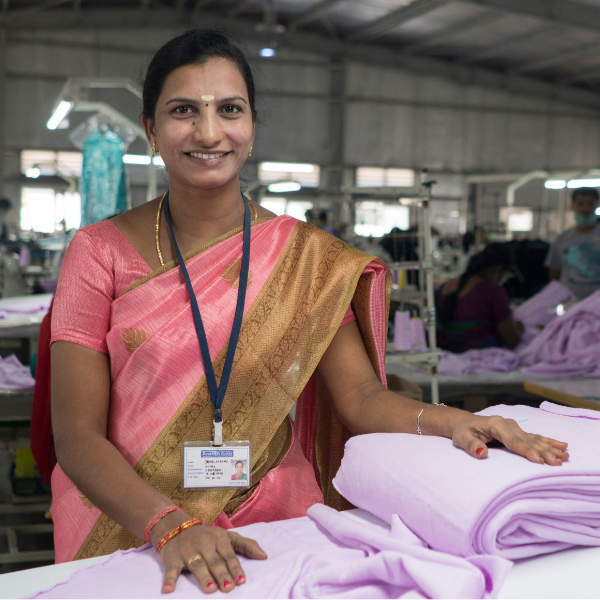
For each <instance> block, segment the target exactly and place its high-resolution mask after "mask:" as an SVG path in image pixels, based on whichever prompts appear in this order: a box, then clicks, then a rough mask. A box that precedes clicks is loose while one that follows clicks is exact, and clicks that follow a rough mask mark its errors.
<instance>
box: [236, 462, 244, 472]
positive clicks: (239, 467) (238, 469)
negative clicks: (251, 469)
mask: <svg viewBox="0 0 600 600" xmlns="http://www.w3.org/2000/svg"><path fill="white" fill-rule="evenodd" d="M235 469H236V471H237V472H238V473H241V472H242V471H243V470H244V465H243V464H242V463H241V462H239V463H236V464H235Z"/></svg>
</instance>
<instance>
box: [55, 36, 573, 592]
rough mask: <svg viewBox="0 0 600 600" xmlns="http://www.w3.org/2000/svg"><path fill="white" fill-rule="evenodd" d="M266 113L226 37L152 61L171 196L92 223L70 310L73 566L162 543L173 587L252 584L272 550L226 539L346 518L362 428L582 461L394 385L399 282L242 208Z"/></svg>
mask: <svg viewBox="0 0 600 600" xmlns="http://www.w3.org/2000/svg"><path fill="white" fill-rule="evenodd" d="M256 120H257V115H256V109H255V93H254V83H253V79H252V73H251V71H250V67H249V66H248V63H247V62H246V60H245V58H244V56H243V54H242V53H241V51H240V50H239V49H238V48H237V47H236V46H234V45H233V44H232V42H231V41H230V40H229V39H228V38H227V37H225V36H224V35H222V34H220V33H216V32H213V31H198V30H196V31H190V32H187V33H185V34H183V35H181V36H179V37H177V38H175V39H173V40H171V41H170V42H168V43H167V44H166V45H165V46H163V47H162V48H161V49H160V50H159V51H158V52H157V54H156V55H155V57H154V58H153V60H152V62H151V63H150V66H149V68H148V73H147V76H146V81H145V84H144V92H143V115H142V121H143V125H144V127H145V130H146V135H147V137H148V142H149V143H150V144H151V145H152V146H153V147H154V148H156V149H157V150H158V151H160V153H161V156H162V158H163V160H164V163H165V166H166V168H167V171H168V174H169V192H168V194H165V196H164V197H163V198H155V199H154V200H152V201H150V202H148V203H146V204H145V205H143V206H140V207H138V208H135V209H133V210H131V211H128V212H126V213H124V214H122V215H119V216H117V217H115V218H114V219H112V220H109V221H105V222H103V223H98V224H96V225H91V226H89V227H84V228H83V229H81V230H80V231H79V232H78V233H77V234H76V235H75V237H74V238H73V241H72V242H71V244H70V246H69V249H68V252H67V255H66V256H65V260H64V263H63V268H62V271H61V276H60V281H59V284H58V289H57V293H56V297H55V303H54V312H53V320H52V361H51V363H52V377H51V380H52V423H53V430H54V436H55V444H56V456H57V459H58V462H59V465H58V466H57V467H56V469H55V470H54V473H53V475H52V488H53V518H54V524H55V546H56V552H57V560H58V561H66V560H73V559H78V558H85V557H89V556H95V555H101V554H109V553H111V552H114V551H115V550H117V549H125V548H130V547H133V546H139V545H141V544H142V543H143V542H142V540H144V539H145V540H146V541H148V542H151V543H152V544H153V545H154V546H155V547H156V548H157V550H159V551H160V557H161V560H162V562H163V564H164V567H165V579H164V584H163V592H172V591H173V590H174V589H175V585H176V582H177V579H178V577H179V575H180V573H181V572H182V571H183V570H186V569H187V570H189V571H191V572H192V574H193V575H194V576H195V578H196V579H197V580H198V583H199V585H200V586H201V588H202V590H203V591H204V592H214V591H216V590H217V589H220V590H221V591H224V592H228V591H231V590H233V589H234V588H235V586H236V585H240V584H243V583H244V581H245V575H244V571H243V569H242V568H241V565H240V562H239V560H238V558H237V555H238V554H245V555H246V556H248V557H250V558H253V559H265V558H266V555H265V554H264V552H263V551H262V550H261V549H260V548H259V546H258V544H257V543H256V542H255V541H253V540H250V539H246V538H243V537H241V536H240V535H239V534H237V533H232V532H228V531H227V530H228V529H231V528H233V527H239V526H243V525H248V524H251V523H255V522H259V521H275V520H281V519H288V518H293V517H299V516H302V515H304V514H305V513H306V510H307V508H308V507H309V506H311V505H312V504H314V503H317V502H323V501H325V502H326V503H327V504H329V505H330V506H333V507H335V508H338V509H340V508H343V507H345V506H348V505H347V503H346V502H345V501H344V499H343V498H342V497H341V496H340V495H339V494H338V493H337V492H336V490H335V489H334V488H333V486H332V478H333V476H334V475H335V473H336V471H337V468H338V467H339V465H340V461H341V457H342V453H343V447H344V443H345V441H347V440H348V439H349V437H350V436H351V435H353V434H361V433H371V432H405V433H417V432H418V433H421V434H424V435H438V436H445V437H449V438H452V440H453V442H454V444H455V445H456V446H458V447H459V448H462V449H464V450H465V451H466V452H468V453H469V454H470V455H471V456H472V457H473V458H474V459H484V458H485V457H486V456H487V447H486V445H485V444H486V442H488V441H490V440H492V439H497V440H500V441H501V442H503V443H504V444H505V445H506V446H507V447H509V448H510V449H512V450H513V451H514V452H516V453H517V454H521V455H523V456H525V457H526V458H528V459H529V460H531V461H534V462H540V463H541V462H545V463H547V464H550V465H560V464H561V463H562V461H563V460H566V459H567V458H568V454H567V453H566V452H565V450H566V444H563V443H560V442H556V441H554V440H550V439H546V438H543V437H541V436H527V435H525V434H524V433H523V432H522V430H521V429H520V428H519V426H518V425H517V424H516V423H515V422H514V421H509V420H505V419H502V418H500V417H480V416H476V415H471V414H470V413H466V412H463V411H460V410H456V409H452V408H436V410H435V411H434V410H432V411H429V410H428V411H425V409H426V408H428V405H424V404H422V403H420V402H416V401H414V400H410V399H409V398H405V397H402V396H399V395H397V394H395V393H393V392H390V391H388V390H387V389H386V387H385V371H384V362H385V346H386V335H387V323H388V306H389V292H390V288H391V276H390V273H389V271H388V269H387V268H386V267H385V265H384V264H383V263H382V262H381V261H380V260H379V259H376V258H374V257H372V256H369V255H366V254H364V253H362V252H359V251H358V250H355V249H354V248H351V247H350V246H348V245H347V244H345V243H343V242H341V241H340V240H338V239H337V238H334V237H333V236H331V235H329V234H327V233H325V232H324V231H322V230H320V229H318V228H316V227H314V226H312V225H309V224H307V223H304V222H301V221H298V220H296V219H294V218H292V217H289V216H286V215H283V216H280V217H276V216H275V215H273V214H272V213H270V212H269V211H267V210H265V209H264V208H262V207H260V206H255V205H254V204H253V203H250V202H249V201H247V200H246V199H245V198H244V197H243V196H242V195H241V193H240V182H239V171H240V169H241V167H242V165H243V164H244V162H245V160H246V158H247V156H248V155H249V154H250V151H251V148H252V143H253V141H254V134H255V127H256ZM217 379H218V381H219V383H218V385H217ZM294 402H297V409H296V420H295V423H292V422H291V420H290V419H289V417H288V413H289V411H290V409H291V407H292V406H293V404H294ZM234 461H235V462H234ZM245 461H247V462H245ZM232 463H233V465H234V466H233V467H232ZM244 469H245V470H244ZM250 486H251V487H250ZM210 525H212V526H210Z"/></svg>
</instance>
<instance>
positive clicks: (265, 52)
mask: <svg viewBox="0 0 600 600" xmlns="http://www.w3.org/2000/svg"><path fill="white" fill-rule="evenodd" d="M259 54H260V55H261V56H264V57H265V58H271V57H272V56H275V54H276V52H275V48H261V50H260V52H259Z"/></svg>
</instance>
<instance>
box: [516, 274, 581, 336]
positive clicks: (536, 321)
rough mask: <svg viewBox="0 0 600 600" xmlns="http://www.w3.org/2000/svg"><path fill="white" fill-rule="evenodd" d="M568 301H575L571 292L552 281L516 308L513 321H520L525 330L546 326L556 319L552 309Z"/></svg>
mask: <svg viewBox="0 0 600 600" xmlns="http://www.w3.org/2000/svg"><path fill="white" fill-rule="evenodd" d="M570 300H576V298H575V295H574V294H573V292H572V291H571V290H570V289H569V288H568V287H565V286H564V285H563V284H562V283H559V282H558V281H555V280H554V281H551V282H550V283H549V284H548V285H547V286H546V287H544V289H543V290H541V291H540V292H538V293H537V294H535V296H532V297H531V298H529V300H527V301H525V302H523V304H521V305H520V306H518V307H517V308H516V309H515V311H514V313H513V319H514V320H515V321H521V323H523V325H524V326H525V328H529V327H531V328H535V327H538V326H539V325H547V324H548V323H550V321H552V320H553V319H554V318H555V317H556V311H555V310H553V309H555V308H556V306H558V305H559V304H564V303H565V302H568V301H570Z"/></svg>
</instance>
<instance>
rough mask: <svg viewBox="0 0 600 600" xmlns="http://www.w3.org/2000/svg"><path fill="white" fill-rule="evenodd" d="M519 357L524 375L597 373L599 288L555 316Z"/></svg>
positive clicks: (599, 357)
mask: <svg viewBox="0 0 600 600" xmlns="http://www.w3.org/2000/svg"><path fill="white" fill-rule="evenodd" d="M519 359H520V361H521V372H523V373H526V374H531V375H552V376H556V377H565V376H567V377H568V376H574V375H587V376H591V377H598V376H600V290H599V291H597V292H595V293H594V294H592V295H591V296H588V297H587V298H585V299H584V300H582V301H581V302H578V303H577V304H576V305H575V306H573V307H572V308H570V309H569V310H568V311H567V312H566V313H565V314H564V315H562V316H560V317H558V318H556V319H554V320H553V321H552V322H551V323H550V324H549V325H548V326H547V327H546V328H545V329H544V330H543V331H542V332H541V333H540V334H539V335H538V336H537V337H536V338H535V339H534V340H533V341H532V342H531V343H530V344H528V346H527V347H526V348H524V349H523V350H521V351H520V352H519Z"/></svg>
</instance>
